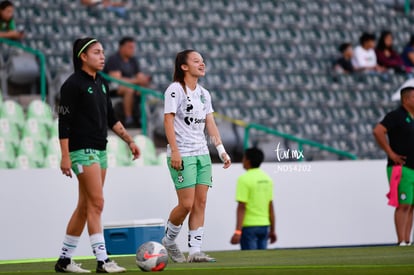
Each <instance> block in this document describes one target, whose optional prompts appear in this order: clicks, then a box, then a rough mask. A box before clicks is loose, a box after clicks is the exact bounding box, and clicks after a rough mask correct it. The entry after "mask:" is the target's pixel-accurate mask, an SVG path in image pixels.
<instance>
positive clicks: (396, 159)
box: [389, 152, 407, 165]
mask: <svg viewBox="0 0 414 275" xmlns="http://www.w3.org/2000/svg"><path fill="white" fill-rule="evenodd" d="M389 157H390V159H391V160H392V161H393V162H394V163H395V164H397V165H404V164H405V160H406V159H407V157H406V156H401V155H398V154H396V153H394V152H392V153H391V154H390V155H389Z"/></svg>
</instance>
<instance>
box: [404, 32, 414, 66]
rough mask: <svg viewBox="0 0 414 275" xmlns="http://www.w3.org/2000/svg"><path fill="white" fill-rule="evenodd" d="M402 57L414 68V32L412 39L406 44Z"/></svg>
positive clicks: (405, 62)
mask: <svg viewBox="0 0 414 275" xmlns="http://www.w3.org/2000/svg"><path fill="white" fill-rule="evenodd" d="M401 58H402V60H403V62H404V65H405V66H407V67H409V68H412V69H413V70H414V34H413V35H411V37H410V41H409V42H408V43H407V45H405V47H404V50H403V52H402V54H401Z"/></svg>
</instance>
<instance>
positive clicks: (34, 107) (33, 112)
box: [26, 100, 53, 130]
mask: <svg viewBox="0 0 414 275" xmlns="http://www.w3.org/2000/svg"><path fill="white" fill-rule="evenodd" d="M26 114H27V119H28V120H29V119H35V120H36V121H37V122H38V123H41V124H43V125H44V126H46V128H47V129H48V130H49V129H50V127H52V123H53V115H52V109H51V107H50V106H49V105H48V104H47V103H45V102H43V101H41V100H33V101H32V102H30V104H29V106H28V107H27V111H26Z"/></svg>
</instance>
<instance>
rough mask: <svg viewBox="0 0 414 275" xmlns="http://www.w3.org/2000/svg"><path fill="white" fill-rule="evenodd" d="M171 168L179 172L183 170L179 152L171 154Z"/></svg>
mask: <svg viewBox="0 0 414 275" xmlns="http://www.w3.org/2000/svg"><path fill="white" fill-rule="evenodd" d="M171 168H173V169H175V170H177V171H179V170H182V169H183V160H182V159H181V155H180V152H178V151H173V152H171Z"/></svg>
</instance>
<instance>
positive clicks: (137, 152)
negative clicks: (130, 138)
mask: <svg viewBox="0 0 414 275" xmlns="http://www.w3.org/2000/svg"><path fill="white" fill-rule="evenodd" d="M129 149H130V150H131V153H132V155H133V156H134V157H133V159H132V160H136V159H137V158H139V156H140V155H141V152H140V150H139V148H138V146H137V145H136V144H135V142H130V143H129Z"/></svg>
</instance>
